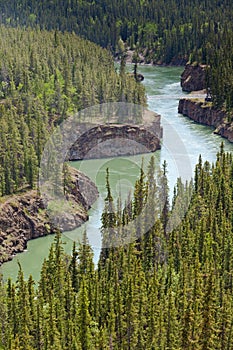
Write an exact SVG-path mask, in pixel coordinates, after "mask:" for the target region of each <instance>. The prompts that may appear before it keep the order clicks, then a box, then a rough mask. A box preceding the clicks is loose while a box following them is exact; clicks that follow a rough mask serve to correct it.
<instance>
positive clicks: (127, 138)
mask: <svg viewBox="0 0 233 350" xmlns="http://www.w3.org/2000/svg"><path fill="white" fill-rule="evenodd" d="M161 137H162V128H161V125H160V116H159V115H157V114H155V113H154V114H153V115H152V114H151V115H149V117H148V114H147V115H146V116H145V119H144V120H143V124H139V125H135V124H104V125H98V126H94V127H93V128H89V130H87V131H86V132H83V133H82V135H81V136H80V137H79V138H78V139H77V141H76V142H75V144H74V145H73V146H72V147H71V150H70V155H69V159H70V160H82V159H93V158H107V157H116V156H126V155H136V154H141V153H148V152H154V151H156V150H158V149H160V147H161V146H160V139H161Z"/></svg>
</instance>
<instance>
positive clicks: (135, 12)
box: [0, 0, 233, 350]
mask: <svg viewBox="0 0 233 350" xmlns="http://www.w3.org/2000/svg"><path fill="white" fill-rule="evenodd" d="M232 17H233V8H232V3H231V1H230V0H222V1H221V0H213V1H211V0H205V1H199V0H193V1H184V0H179V1H178V0H168V1H165V0H160V1H155V0H140V1H138V0H132V1H127V0H124V1H123V0H119V1H116V0H114V1H110V0H103V1H97V0H92V1H90V0H62V1H61V0H50V1H35V0H30V1H29V0H22V1H17V0H9V1H4V0H0V23H1V25H0V124H1V127H0V197H1V198H0V200H1V201H4V199H5V196H8V195H12V194H13V193H17V192H18V191H21V190H27V189H29V188H36V186H37V184H36V180H37V177H38V167H39V164H40V158H41V154H42V151H43V147H44V145H45V142H46V140H47V139H48V138H49V135H50V134H51V133H52V131H53V130H54V128H55V127H56V126H57V125H59V124H60V123H61V122H62V121H63V120H65V119H67V118H69V116H71V115H72V114H74V113H76V112H77V111H80V110H82V109H84V108H86V107H89V106H92V105H94V104H98V103H104V102H119V101H124V102H133V103H136V104H141V105H146V102H147V101H146V94H145V89H144V86H143V84H141V83H140V82H138V81H137V79H135V76H134V75H133V74H127V73H126V69H125V56H124V54H125V51H126V50H127V49H132V50H134V51H135V53H136V55H135V57H136V58H137V54H138V53H142V54H143V55H144V57H145V60H146V62H147V63H152V64H165V65H169V64H170V65H171V64H177V62H183V63H184V62H187V61H189V62H191V63H192V64H198V63H203V64H206V65H207V79H206V87H208V88H210V91H211V96H212V100H213V106H214V107H215V108H222V109H224V110H226V111H227V112H228V113H229V119H230V120H231V118H232V108H233V59H232V57H233V22H232ZM89 40H91V41H89ZM122 43H123V45H122ZM113 57H118V58H120V60H121V63H120V72H117V71H116V69H115V66H114V60H113ZM135 67H136V66H135ZM109 176H111V174H110V173H109V172H108V171H107V173H106V190H107V191H106V192H107V196H106V199H105V207H104V210H103V213H102V228H101V232H102V240H103V248H102V250H101V254H100V258H99V262H98V265H97V266H96V265H95V264H94V260H93V256H94V253H93V251H92V248H91V246H90V244H89V243H88V239H87V234H86V232H84V233H83V241H82V244H80V245H75V244H74V246H73V251H72V254H71V256H68V255H67V254H66V253H65V252H64V244H63V242H62V237H61V234H60V233H57V235H56V237H55V239H54V243H53V244H52V246H51V248H50V253H49V256H48V257H47V258H46V259H45V260H44V263H43V266H42V269H41V277H40V280H39V281H38V283H37V281H34V280H33V278H32V277H29V279H28V280H26V279H25V278H24V274H23V270H22V268H21V266H20V265H19V272H18V278H17V281H16V283H14V282H12V281H11V280H10V279H9V280H8V281H5V280H3V278H0V320H1V321H0V350H66V349H67V350H93V349H98V350H104V349H110V350H112V349H122V350H125V349H127V350H133V349H141V350H144V349H146V350H157V349H161V350H164V349H166V350H179V349H180V350H181V349H185V350H230V349H232V348H233V276H232V273H233V272H232V271H233V210H232V209H233V159H232V154H230V153H225V152H224V149H223V146H222V147H221V148H220V150H219V152H218V154H217V155H216V162H215V164H211V163H209V162H203V161H202V157H201V156H200V158H199V162H198V164H197V165H196V168H195V172H194V179H193V181H191V182H190V183H185V184H183V183H182V182H181V180H180V179H178V180H177V185H176V187H175V189H174V193H173V198H172V201H171V202H170V201H169V188H168V180H167V166H166V162H165V163H164V164H163V166H162V168H161V170H160V172H159V174H158V176H156V174H155V166H154V158H153V157H152V158H151V161H150V164H149V166H148V168H147V169H144V167H143V165H142V167H141V171H140V175H139V178H138V180H137V181H136V183H135V188H134V191H133V194H132V196H131V197H129V198H128V200H127V201H126V203H121V201H120V199H118V200H117V199H116V198H113V197H112V194H111V188H110V185H109ZM148 204H149V205H148ZM187 208H188V210H187V212H186V214H185V216H183V214H184V212H185V210H186V209H187ZM180 217H183V219H182V221H181V222H180V220H179V218H180ZM139 218H140V219H139ZM130 222H133V225H131V226H130V227H131V229H130V231H129V229H128V227H129V226H128V224H129V223H130ZM148 222H149V223H151V222H152V223H153V225H151V227H150V228H149V229H148V230H147V229H145V227H147V224H148ZM127 238H130V241H129V242H128V243H127V244H124V242H125V241H126V240H127ZM112 242H115V243H116V244H113V243H112ZM112 245H114V246H112Z"/></svg>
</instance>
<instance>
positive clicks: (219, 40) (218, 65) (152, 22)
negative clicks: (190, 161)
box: [0, 0, 233, 119]
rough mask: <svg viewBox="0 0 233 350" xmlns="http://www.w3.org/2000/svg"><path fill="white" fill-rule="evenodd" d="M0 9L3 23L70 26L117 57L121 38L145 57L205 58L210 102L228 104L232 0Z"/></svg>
mask: <svg viewBox="0 0 233 350" xmlns="http://www.w3.org/2000/svg"><path fill="white" fill-rule="evenodd" d="M0 14H1V15H0V23H3V24H5V25H7V26H14V27H17V26H23V27H25V26H26V27H28V26H29V27H32V28H38V27H39V28H42V29H48V30H60V31H62V32H65V31H68V32H73V33H76V34H78V35H79V36H81V37H83V38H85V39H89V40H91V41H93V42H95V43H97V44H98V45H100V46H102V47H105V48H108V50H109V51H110V52H111V53H112V55H113V56H115V55H116V56H117V57H119V56H121V47H120V45H119V40H120V41H121V40H122V41H123V42H124V44H125V47H126V48H129V49H132V50H135V52H140V53H142V54H143V56H144V57H145V62H146V63H151V62H152V63H154V64H185V62H187V61H189V62H191V63H195V62H198V63H204V64H207V65H208V67H209V70H208V76H207V82H206V85H207V86H206V87H208V88H210V91H211V95H212V100H213V105H214V107H216V108H223V109H225V110H226V111H227V112H230V111H231V110H232V107H233V66H232V65H233V63H232V62H233V59H232V57H233V44H232V41H233V39H232V38H233V21H232V18H233V8H232V2H231V1H230V0H205V1H199V0H193V1H190V0H188V1H184V0H182V1H181V0H166V1H165V0H160V1H156V0H140V1H138V0H131V1H126V0H104V1H95V0H94V1H93V0H91V1H90V0H62V1H61V0H51V1H35V0H30V1H29V0H23V1H17V0H9V1H7V2H6V1H4V0H0ZM231 118H232V113H230V116H229V119H231Z"/></svg>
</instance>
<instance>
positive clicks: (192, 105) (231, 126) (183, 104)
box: [178, 98, 233, 142]
mask: <svg viewBox="0 0 233 350" xmlns="http://www.w3.org/2000/svg"><path fill="white" fill-rule="evenodd" d="M178 112H179V113H181V114H183V115H185V116H187V117H189V118H190V119H192V120H194V121H195V122H197V123H200V124H204V125H208V126H213V127H214V128H215V130H214V133H215V134H218V135H220V136H222V137H225V138H226V139H228V140H229V141H230V142H233V123H232V122H231V121H229V119H230V118H229V116H228V115H227V113H226V112H225V111H223V110H220V109H216V108H213V107H212V104H211V103H208V102H205V101H204V99H203V100H200V99H198V100H197V99H190V98H182V99H181V100H180V101H179V105H178Z"/></svg>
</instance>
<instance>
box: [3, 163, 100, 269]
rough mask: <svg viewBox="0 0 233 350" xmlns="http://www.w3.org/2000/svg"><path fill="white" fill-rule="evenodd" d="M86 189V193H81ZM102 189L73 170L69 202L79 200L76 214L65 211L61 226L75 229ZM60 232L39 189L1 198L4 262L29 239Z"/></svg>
mask: <svg viewBox="0 0 233 350" xmlns="http://www.w3.org/2000/svg"><path fill="white" fill-rule="evenodd" d="M80 189H82V192H80ZM97 196H98V191H97V188H96V186H95V185H94V184H93V183H92V182H91V180H90V179H89V178H88V177H87V176H85V175H83V174H82V173H80V172H78V171H76V170H73V169H72V170H71V182H70V193H69V195H68V198H67V199H68V201H69V202H72V201H73V202H75V203H76V204H77V205H76V206H75V208H76V212H75V213H73V215H71V216H70V215H69V213H63V215H62V216H61V226H63V228H64V229H67V230H68V229H73V228H75V227H77V226H80V225H81V224H82V223H84V222H85V221H86V220H87V219H88V214H87V210H88V209H89V208H90V206H91V205H92V204H93V202H94V201H95V200H96V199H97ZM56 231H57V227H56V226H55V225H54V224H53V223H52V222H51V219H50V217H49V216H48V213H47V211H46V210H45V204H44V201H43V200H42V198H41V197H40V196H39V194H38V193H37V192H36V191H27V192H25V193H22V194H17V195H13V196H9V197H6V198H2V199H1V204H0V264H1V263H3V262H4V261H8V260H10V259H12V257H13V256H14V255H15V254H16V253H19V252H22V251H23V250H24V249H26V247H27V241H28V240H30V239H33V238H38V237H41V236H44V235H47V234H52V233H55V232H56Z"/></svg>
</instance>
